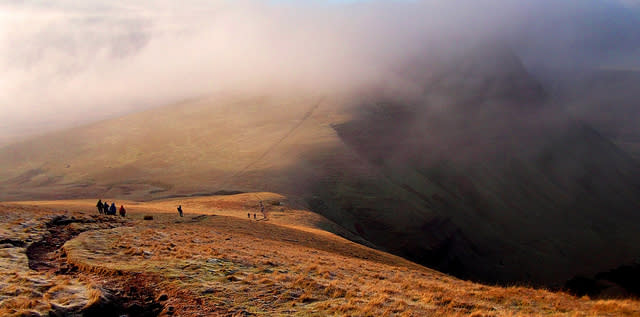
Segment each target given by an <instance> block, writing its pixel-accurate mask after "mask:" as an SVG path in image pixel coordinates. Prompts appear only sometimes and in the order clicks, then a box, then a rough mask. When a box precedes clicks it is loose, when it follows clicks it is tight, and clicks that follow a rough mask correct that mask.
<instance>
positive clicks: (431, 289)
mask: <svg viewBox="0 0 640 317" xmlns="http://www.w3.org/2000/svg"><path fill="white" fill-rule="evenodd" d="M265 195H266V194H265ZM270 195H272V194H270ZM271 197H276V196H271ZM282 198H283V197H280V198H279V199H282ZM93 203H94V202H93V201H86V202H83V201H70V202H47V203H37V204H41V205H43V206H48V207H54V206H55V207H56V208H65V209H67V210H75V211H74V212H78V211H80V210H86V211H93V209H95V207H92V205H93ZM176 203H180V204H182V205H183V207H185V206H187V207H185V212H186V216H185V217H183V218H180V217H178V216H177V214H174V205H176ZM254 203H256V201H255V200H252V198H251V195H249V194H247V195H239V196H235V197H234V196H228V197H224V198H216V197H213V198H204V197H201V198H194V199H193V200H186V199H185V200H166V201H159V202H151V203H135V204H132V205H130V208H128V210H129V215H130V218H131V219H132V220H131V221H132V222H131V224H132V226H126V227H119V228H115V229H109V230H94V231H87V232H84V233H82V234H80V235H79V236H78V237H77V238H75V239H72V240H70V241H68V242H67V243H66V244H65V245H64V247H63V249H64V252H65V253H66V255H67V261H69V262H70V263H72V264H73V265H75V266H77V267H78V268H79V269H80V271H81V272H83V273H82V274H92V275H94V276H103V277H105V278H106V277H110V278H116V279H117V278H123V277H125V276H128V275H137V274H139V273H144V274H145V275H148V276H153V277H155V279H154V281H157V282H154V283H156V284H154V285H155V287H156V289H157V292H158V294H160V293H166V294H168V295H169V297H170V298H169V300H168V301H167V304H166V305H171V306H173V307H175V309H176V313H177V314H178V315H180V316H197V315H198V314H203V313H204V314H205V315H212V316H215V315H218V314H222V315H233V314H239V313H244V312H246V313H249V314H255V315H261V316H289V315H298V316H325V315H339V316H343V315H344V316H434V315H447V316H476V317H477V316H538V315H549V316H637V315H640V303H639V302H638V301H635V300H590V299H588V298H576V297H574V296H571V295H568V294H564V293H554V292H550V291H546V290H537V289H531V288H526V287H496V286H487V285H481V284H477V283H472V282H467V281H462V280H459V279H456V278H453V277H450V276H447V275H445V274H442V273H439V272H436V271H433V270H430V269H428V268H425V267H422V266H420V265H417V264H415V263H412V262H409V261H407V260H404V259H402V258H399V257H396V256H393V255H390V254H387V253H384V252H380V251H376V250H373V249H369V248H367V247H364V246H361V245H358V244H355V243H353V242H350V241H348V240H346V239H344V238H341V237H339V236H336V235H335V234H332V233H329V232H326V231H322V230H319V229H318V228H317V227H313V226H311V225H309V223H316V224H317V223H320V224H322V221H326V220H323V219H322V218H321V217H319V216H313V215H312V214H311V213H309V212H307V211H296V210H285V211H284V212H282V211H274V213H275V212H279V213H280V216H279V217H277V218H276V217H273V218H271V219H270V220H268V221H262V220H261V221H255V220H253V219H251V220H249V219H247V218H246V213H247V210H251V209H252V208H254ZM31 204H33V203H31ZM198 206H208V207H198ZM216 206H224V207H220V208H221V209H219V210H218V209H213V208H216ZM21 208H26V207H21ZM198 208H211V209H209V211H205V210H202V209H198ZM225 208H226V209H225ZM213 210H215V211H213ZM161 211H162V213H161ZM196 213H199V214H204V215H206V217H200V216H199V215H196ZM145 214H152V215H153V216H154V220H153V221H144V220H142V216H143V215H145ZM307 216H308V217H316V218H315V219H316V220H313V221H310V222H305V221H304V220H300V218H305V217H307ZM7 217H13V216H7ZM8 223H15V221H13V222H11V221H10V222H8ZM9 226H10V227H11V225H9ZM5 276H6V275H5ZM50 278H52V279H50V280H49V281H50V283H54V284H55V285H53V286H49V288H47V292H48V294H50V295H46V296H45V295H42V296H41V297H38V296H34V295H33V294H32V295H24V294H29V293H28V291H27V290H30V291H31V292H37V287H35V286H33V285H28V284H24V283H23V282H20V281H18V280H15V279H14V280H11V281H9V283H8V284H10V285H11V286H12V287H14V289H12V288H7V287H5V288H4V289H2V292H3V294H5V296H7V295H6V294H9V292H13V293H12V294H15V296H12V297H11V298H4V299H3V300H2V302H0V309H5V310H4V311H2V310H0V313H3V312H7V310H6V308H2V307H9V306H10V307H13V308H11V309H14V310H17V309H18V307H23V308H20V309H32V308H30V307H36V308H34V309H40V308H38V305H42V303H43V302H46V300H47V299H49V300H50V299H51V298H52V296H54V295H55V296H58V297H60V298H62V299H60V300H58V302H60V303H62V304H64V303H67V304H69V303H74V302H73V297H74V296H75V297H77V298H81V299H82V300H84V302H85V305H86V303H91V302H95V301H97V300H98V299H99V298H100V296H101V293H100V291H99V290H98V289H97V288H95V287H94V286H92V285H91V284H90V283H88V284H83V289H84V290H85V291H84V292H83V293H77V294H75V295H74V293H73V291H74V290H77V289H78V288H77V287H75V286H73V287H72V286H64V287H63V288H61V289H60V290H58V289H57V288H56V287H57V285H63V284H64V283H65V281H62V280H60V279H59V278H58V279H55V278H56V277H55V276H53V277H50ZM66 283H71V285H75V284H73V283H75V281H73V280H69V281H66ZM18 287H22V288H21V289H20V290H18ZM12 290H13V291H12ZM65 296H66V297H65ZM34 298H36V299H37V298H44V300H43V301H38V300H34Z"/></svg>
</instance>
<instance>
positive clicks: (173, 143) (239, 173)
mask: <svg viewBox="0 0 640 317" xmlns="http://www.w3.org/2000/svg"><path fill="white" fill-rule="evenodd" d="M411 65H412V66H413V67H405V66H403V67H399V68H398V69H399V70H398V72H399V77H402V78H404V79H405V80H406V83H410V84H411V85H412V89H413V91H418V93H414V94H411V95H407V96H404V95H394V93H390V92H389V91H390V90H385V89H382V88H380V89H370V90H367V91H366V92H362V94H360V95H357V96H356V97H354V96H351V97H349V98H347V97H336V96H307V97H299V98H294V97H288V98H276V97H261V98H240V97H225V98H222V97H219V98H213V99H210V100H205V101H199V102H192V103H188V104H182V105H176V106H172V107H167V108H162V109H156V110H151V111H147V112H142V113H138V114H134V115H129V116H126V117H122V118H119V119H115V120H109V121H104V122H99V123H95V124H93V125H91V126H86V127H82V128H77V129H73V130H68V131H63V132H58V133H55V134H51V135H47V136H44V137H40V138H35V139H32V140H29V141H25V142H21V143H19V144H14V145H11V146H7V147H4V148H2V149H1V150H0V180H1V181H0V193H1V194H0V195H1V197H0V198H2V199H33V198H39V199H45V198H74V197H99V196H101V197H105V196H109V197H121V198H128V199H151V198H161V197H171V196H175V195H192V194H205V193H212V192H215V191H218V190H243V191H255V190H267V191H272V192H280V193H285V194H288V195H289V196H291V197H296V199H297V201H298V202H303V203H304V204H305V205H308V206H309V207H310V208H311V209H312V210H314V211H316V212H318V213H320V214H322V215H324V216H325V217H327V218H329V219H330V220H332V221H333V222H335V223H337V224H339V225H340V226H342V227H344V228H346V229H347V230H349V231H351V233H353V234H355V235H358V236H360V237H362V238H363V239H365V240H367V241H369V242H371V243H373V244H375V245H376V246H378V247H379V248H382V249H385V250H388V251H391V252H393V253H395V254H399V255H402V256H405V257H407V258H409V259H412V260H414V261H417V262H419V263H423V264H427V265H429V266H432V267H435V268H438V269H440V270H443V271H447V272H451V273H454V274H456V275H457V276H461V277H465V278H472V279H477V280H483V281H490V282H514V281H518V282H526V283H534V284H544V285H554V286H557V285H561V284H562V283H564V281H566V280H568V279H570V278H572V277H574V276H575V275H577V274H594V273H597V272H602V271H606V270H610V269H612V268H615V267H618V266H619V265H622V264H626V263H628V262H630V261H633V260H634V259H635V258H636V257H637V256H638V255H640V236H638V235H637V232H638V228H639V227H638V224H640V213H638V210H639V209H640V168H639V166H638V163H637V162H636V161H635V160H634V159H633V158H632V157H631V156H630V155H628V154H627V153H625V152H624V151H623V150H621V149H620V148H618V147H617V146H616V145H615V144H613V143H612V142H611V141H609V140H608V139H607V138H605V137H603V136H602V135H601V134H599V133H598V132H597V131H596V130H594V129H592V128H590V127H589V126H586V125H584V124H582V123H580V122H577V121H574V120H572V119H571V118H569V117H568V116H567V115H566V114H564V113H563V112H561V111H558V110H556V109H555V108H553V107H551V106H549V105H547V104H546V100H547V94H546V92H545V91H544V90H543V89H542V88H541V86H540V84H539V83H538V82H537V81H536V80H534V79H533V78H532V77H531V76H530V75H529V74H528V73H527V72H526V70H525V69H524V67H523V66H522V64H521V63H520V61H519V60H518V58H517V57H516V56H514V55H512V54H510V53H509V52H508V51H495V50H482V51H481V52H480V53H479V54H471V53H469V54H467V53H465V54H460V55H459V56H454V57H450V58H447V59H445V60H442V61H438V62H437V63H433V62H432V63H424V64H422V63H420V62H415V63H413V64H411ZM411 65H410V66H411ZM430 65H431V66H430ZM391 91H392V90H391Z"/></svg>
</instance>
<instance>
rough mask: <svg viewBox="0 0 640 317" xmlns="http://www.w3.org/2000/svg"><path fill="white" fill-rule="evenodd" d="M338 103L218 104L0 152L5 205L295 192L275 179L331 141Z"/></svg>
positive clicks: (183, 107) (107, 124)
mask: <svg viewBox="0 0 640 317" xmlns="http://www.w3.org/2000/svg"><path fill="white" fill-rule="evenodd" d="M332 106H335V101H334V102H329V101H323V100H322V99H321V98H320V97H309V98H297V99H296V98H288V99H282V98H280V99H277V98H266V97H265V98H232V97H220V98H213V99H210V100H205V101H198V102H190V103H187V104H180V105H175V106H172V107H167V108H162V109H158V110H152V111H147V112H143V113H138V114H133V115H129V116H125V117H122V118H118V119H112V120H107V121H103V122H96V123H93V124H91V125H89V126H84V127H79V128H74V129H71V130H65V131H61V132H57V133H53V134H49V135H46V136H43V137H38V138H33V139H30V140H27V141H23V142H20V143H18V144H13V145H10V146H6V147H4V148H2V149H1V150H0V180H2V181H1V182H0V183H1V184H0V186H1V187H0V188H1V189H2V190H1V194H0V195H1V197H0V198H1V199H4V200H7V199H28V198H50V197H87V196H119V197H130V198H134V199H150V198H158V197H167V196H171V195H180V194H194V193H202V192H205V193H206V192H215V191H218V190H222V189H242V190H251V189H261V190H264V189H279V190H280V191H283V189H285V188H291V187H293V186H291V184H289V183H288V182H289V181H288V179H287V178H286V177H284V176H283V175H282V173H280V172H279V171H280V170H285V169H286V168H287V167H290V166H291V165H292V164H294V163H296V164H297V163H299V161H300V155H301V153H304V152H305V151H306V150H308V149H317V148H318V147H322V146H324V145H325V144H332V143H336V142H337V138H336V134H335V132H334V131H333V130H332V129H331V127H330V126H329V124H330V123H334V122H340V120H341V118H340V116H339V114H337V113H336V112H335V111H333V109H331V107H332Z"/></svg>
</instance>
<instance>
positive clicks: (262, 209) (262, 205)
mask: <svg viewBox="0 0 640 317" xmlns="http://www.w3.org/2000/svg"><path fill="white" fill-rule="evenodd" d="M260 212H261V213H262V218H267V215H265V214H264V204H263V203H262V200H261V201H260Z"/></svg>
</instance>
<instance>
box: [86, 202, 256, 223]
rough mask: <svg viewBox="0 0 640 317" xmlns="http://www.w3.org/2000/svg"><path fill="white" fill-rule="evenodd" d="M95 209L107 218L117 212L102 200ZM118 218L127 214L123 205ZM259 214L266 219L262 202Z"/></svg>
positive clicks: (179, 211) (180, 206)
mask: <svg viewBox="0 0 640 317" xmlns="http://www.w3.org/2000/svg"><path fill="white" fill-rule="evenodd" d="M96 207H98V212H99V213H100V214H101V215H108V216H115V215H116V211H118V208H117V207H116V203H115V202H112V203H111V205H109V203H108V202H106V201H105V202H102V199H99V200H98V203H97V204H96ZM119 212H120V216H121V217H124V216H125V215H126V214H127V210H126V209H124V205H120V210H119ZM260 212H261V213H262V217H263V218H265V219H266V218H267V214H266V213H265V212H264V204H263V203H262V201H260ZM178 215H180V217H183V213H182V205H178ZM247 217H249V219H251V213H248V214H247ZM256 218H257V217H256V214H255V213H254V214H253V219H256Z"/></svg>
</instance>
